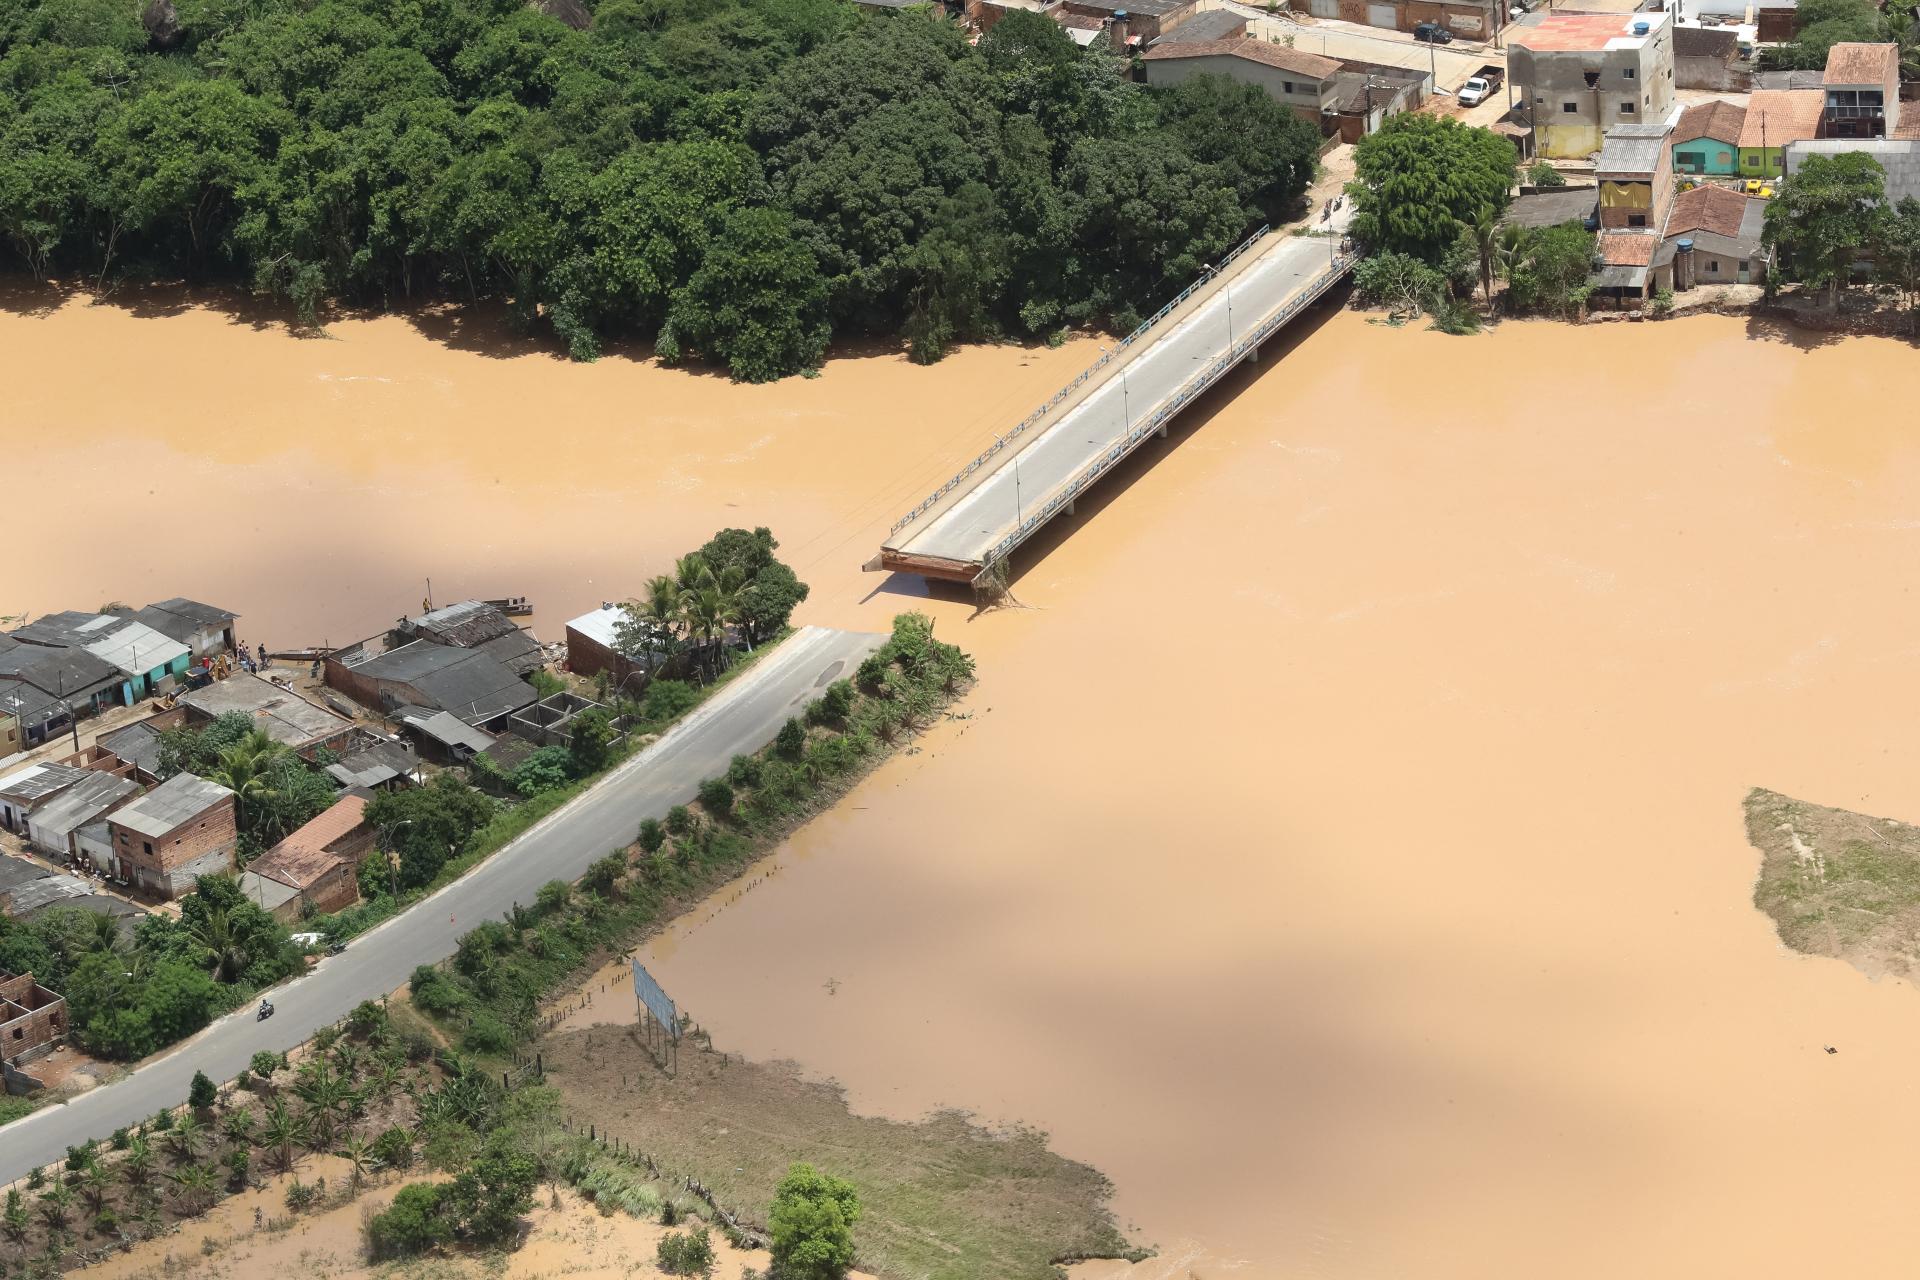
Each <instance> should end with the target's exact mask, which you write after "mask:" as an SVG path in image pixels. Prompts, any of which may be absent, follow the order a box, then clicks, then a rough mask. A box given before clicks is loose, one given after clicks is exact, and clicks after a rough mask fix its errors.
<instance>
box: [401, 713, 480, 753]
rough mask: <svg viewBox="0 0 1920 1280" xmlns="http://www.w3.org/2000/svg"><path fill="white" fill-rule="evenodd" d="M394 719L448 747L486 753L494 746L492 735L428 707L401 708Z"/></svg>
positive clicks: (455, 717)
mask: <svg viewBox="0 0 1920 1280" xmlns="http://www.w3.org/2000/svg"><path fill="white" fill-rule="evenodd" d="M394 717H395V718H396V719H398V720H400V721H401V722H402V723H404V724H406V725H407V726H408V727H410V728H412V729H413V730H414V731H416V732H418V733H423V734H425V735H426V736H427V737H429V738H432V739H434V740H435V741H436V742H444V743H446V744H447V745H448V746H452V747H468V748H471V749H472V750H474V751H485V750H486V749H487V748H488V747H490V746H492V745H493V735H492V734H490V733H488V732H486V731H485V730H483V729H476V728H474V727H473V726H472V725H470V724H468V723H467V722H466V721H464V720H462V719H460V718H459V717H458V716H452V715H448V714H447V713H446V712H444V711H434V710H431V709H430V708H427V707H401V708H399V709H398V710H397V711H395V712H394Z"/></svg>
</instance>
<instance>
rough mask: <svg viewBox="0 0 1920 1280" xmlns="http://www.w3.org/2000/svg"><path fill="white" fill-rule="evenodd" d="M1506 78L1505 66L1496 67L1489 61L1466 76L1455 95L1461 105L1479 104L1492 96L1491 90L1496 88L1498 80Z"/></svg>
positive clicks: (1498, 83) (1498, 85)
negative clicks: (1464, 81) (1465, 80)
mask: <svg viewBox="0 0 1920 1280" xmlns="http://www.w3.org/2000/svg"><path fill="white" fill-rule="evenodd" d="M1506 78H1507V72H1506V68H1505V67H1496V66H1494V65H1493V64H1492V63H1491V62H1489V63H1488V64H1487V65H1485V66H1484V67H1481V68H1480V69H1479V70H1478V71H1476V72H1474V73H1473V74H1472V75H1470V76H1468V77H1467V82H1466V83H1465V84H1463V85H1461V86H1460V92H1459V94H1458V95H1457V98H1458V101H1459V103H1460V105H1461V106H1463V107H1477V106H1479V105H1480V104H1481V103H1483V102H1485V101H1486V100H1487V99H1488V98H1490V97H1492V96H1493V91H1494V90H1495V89H1498V88H1499V87H1500V82H1501V81H1502V80H1505V79H1506Z"/></svg>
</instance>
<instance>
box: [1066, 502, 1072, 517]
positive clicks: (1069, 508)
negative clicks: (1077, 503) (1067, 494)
mask: <svg viewBox="0 0 1920 1280" xmlns="http://www.w3.org/2000/svg"><path fill="white" fill-rule="evenodd" d="M1067 514H1068V515H1072V514H1073V503H1071V502H1069V503H1068V504H1067Z"/></svg>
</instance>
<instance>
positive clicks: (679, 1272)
mask: <svg viewBox="0 0 1920 1280" xmlns="http://www.w3.org/2000/svg"><path fill="white" fill-rule="evenodd" d="M655 1260H656V1261H657V1262H658V1263H659V1265H660V1269H661V1270H662V1271H664V1272H666V1273H667V1274H668V1275H670V1276H710V1275H712V1274H713V1268H714V1263H715V1259H714V1256H713V1240H712V1238H711V1237H710V1236H709V1235H708V1234H707V1229H706V1228H705V1227H701V1228H700V1229H699V1230H698V1231H689V1232H686V1233H684V1234H683V1233H681V1232H678V1231H669V1232H668V1233H667V1234H666V1235H663V1236H661V1237H660V1243H659V1245H658V1246H657V1248H656V1249H655Z"/></svg>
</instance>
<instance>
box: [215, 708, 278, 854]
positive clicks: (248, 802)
mask: <svg viewBox="0 0 1920 1280" xmlns="http://www.w3.org/2000/svg"><path fill="white" fill-rule="evenodd" d="M286 750H287V748H286V747H285V746H284V745H283V744H281V743H278V742H275V741H274V740H273V739H272V738H270V737H268V736H267V735H266V733H265V732H263V731H262V730H259V729H254V730H252V731H251V732H249V733H248V734H247V736H246V737H244V738H242V739H240V741H238V742H236V743H234V744H233V745H232V746H230V747H228V748H227V749H226V750H225V751H222V752H221V753H220V763H219V765H218V766H217V767H215V769H214V770H213V772H212V773H210V774H208V775H207V777H208V779H209V780H210V781H213V782H217V783H219V784H220V785H221V786H224V787H227V788H229V789H231V790H232V791H233V793H234V801H233V803H234V810H235V813H234V817H235V819H236V821H237V823H238V825H239V827H240V829H241V830H242V831H244V830H246V829H247V827H248V823H249V820H250V818H251V817H252V813H251V807H252V806H253V805H256V804H259V803H262V802H264V801H265V800H266V798H267V797H268V795H269V793H270V792H272V790H273V779H272V775H271V766H272V764H273V762H274V760H275V759H276V758H277V757H279V756H280V755H281V754H282V753H284V752H285V751H286Z"/></svg>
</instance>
